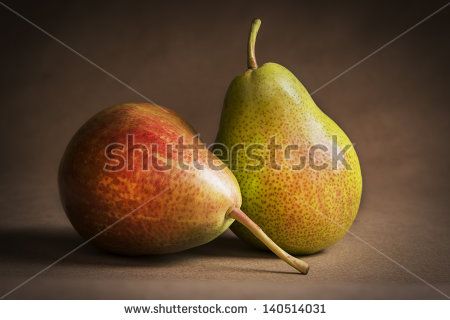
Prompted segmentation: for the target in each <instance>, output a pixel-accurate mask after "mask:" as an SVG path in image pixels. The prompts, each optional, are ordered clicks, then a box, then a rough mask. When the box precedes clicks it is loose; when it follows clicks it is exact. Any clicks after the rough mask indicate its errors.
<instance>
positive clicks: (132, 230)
mask: <svg viewBox="0 0 450 320" xmlns="http://www.w3.org/2000/svg"><path fill="white" fill-rule="evenodd" d="M197 138H198V135H197V134H196V132H195V131H194V130H193V129H192V127H191V126H190V125H189V124H188V123H186V122H185V121H184V120H182V119H181V118H180V117H179V116H178V115H177V114H176V113H175V112H173V111H171V110H169V109H166V108H163V107H160V106H156V105H153V104H147V103H127V104H122V105H117V106H113V107H110V108H107V109H105V110H103V111H101V112H99V113H98V114H96V115H94V116H93V117H92V118H91V119H89V120H88V121H87V122H86V123H85V124H84V125H83V126H82V127H81V128H80V129H79V130H78V131H77V133H76V134H75V136H74V137H73V138H72V140H71V141H70V143H69V145H68V146H67V148H66V151H65V153H64V155H63V158H62V160H61V164H60V169H59V178H58V180H59V190H60V197H61V201H62V204H63V207H64V209H65V212H66V214H67V216H68V218H69V220H70V222H71V223H72V225H73V226H74V228H75V229H76V230H77V231H78V232H79V234H80V235H81V236H82V237H84V238H85V239H88V240H89V241H92V243H93V244H94V245H96V246H98V247H100V248H102V249H104V250H107V251H110V252H113V253H119V254H126V255H144V254H163V253H172V252H178V251H182V250H186V249H189V248H193V247H196V246H199V245H202V244H204V243H207V242H209V241H211V240H213V239H214V238H216V237H218V236H219V235H220V234H221V233H223V232H224V231H225V230H226V229H227V228H228V227H229V226H230V225H231V223H233V221H234V220H235V219H236V220H238V221H240V222H241V223H242V224H243V225H245V226H246V227H247V228H249V229H250V230H251V232H252V233H253V234H255V236H256V237H257V238H258V239H260V241H262V242H263V243H265V244H266V245H267V246H268V247H269V248H270V249H271V250H272V251H273V252H274V253H275V254H277V255H278V256H279V257H280V258H281V259H283V260H284V261H286V262H287V263H289V264H290V265H291V266H293V267H294V268H296V269H297V270H299V271H300V272H302V273H305V274H306V273H307V272H308V265H307V264H306V263H305V262H303V261H301V260H299V259H296V258H295V257H292V256H290V255H289V254H287V253H286V252H284V251H283V250H282V249H281V248H280V247H278V246H277V245H276V244H275V243H274V242H273V241H272V240H271V239H269V238H268V237H267V235H266V234H265V233H264V232H263V231H262V230H261V229H260V228H259V227H258V226H257V225H256V224H255V223H254V222H253V221H251V220H250V219H249V218H248V217H247V216H246V215H245V214H244V213H243V212H242V211H241V210H240V209H239V207H240V205H241V193H240V189H239V185H238V183H237V181H236V179H235V177H234V175H233V174H232V173H231V171H230V170H229V169H228V168H227V167H226V166H225V165H224V164H223V163H222V162H221V161H220V160H219V159H218V158H216V157H215V156H214V155H213V154H212V153H211V152H210V151H209V150H208V149H207V148H196V149H194V148H192V146H193V145H194V141H197V142H196V143H195V145H196V146H199V147H200V146H202V145H203V144H202V143H201V141H200V140H198V139H197ZM196 139H197V140H196ZM195 150H197V151H195Z"/></svg>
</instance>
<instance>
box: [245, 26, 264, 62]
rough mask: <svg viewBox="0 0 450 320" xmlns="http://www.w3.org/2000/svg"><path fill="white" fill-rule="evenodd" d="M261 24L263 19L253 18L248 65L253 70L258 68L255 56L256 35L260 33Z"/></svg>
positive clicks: (248, 48) (248, 49) (249, 38)
mask: <svg viewBox="0 0 450 320" xmlns="http://www.w3.org/2000/svg"><path fill="white" fill-rule="evenodd" d="M260 26H261V20H259V19H255V20H253V22H252V26H251V28H250V35H249V36H248V47H247V66H248V68H249V69H253V70H254V69H256V68H258V64H257V63H256V56H255V43H256V36H257V35H258V30H259V27H260Z"/></svg>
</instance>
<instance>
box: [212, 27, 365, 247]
mask: <svg viewBox="0 0 450 320" xmlns="http://www.w3.org/2000/svg"><path fill="white" fill-rule="evenodd" d="M259 25H260V21H259V20H255V21H254V22H253V25H252V31H251V33H250V37H249V51H248V70H247V71H245V72H244V74H242V75H241V76H238V77H236V78H235V79H234V80H233V81H232V82H231V84H230V86H229V88H228V91H227V93H226V97H225V101H224V106H223V111H222V115H221V120H220V128H219V132H218V135H217V139H216V141H217V142H218V143H221V144H225V145H226V146H227V147H228V148H229V149H231V148H232V147H233V146H236V145H238V144H244V145H245V146H246V147H248V146H249V145H252V144H258V145H263V146H268V144H269V143H270V141H271V140H272V141H275V142H276V144H277V145H280V147H279V148H278V149H276V150H275V151H273V150H272V151H271V150H269V149H270V148H264V149H262V150H258V151H259V153H258V152H255V154H257V155H258V156H259V157H261V159H264V162H263V165H262V167H261V168H257V169H255V168H252V166H249V164H250V162H252V161H251V160H249V157H248V154H246V153H245V152H238V153H237V156H236V157H235V158H234V159H232V162H230V159H227V158H225V157H222V159H223V160H224V161H226V162H227V164H228V165H229V166H230V167H231V169H232V171H233V173H234V175H235V176H236V178H237V180H238V182H239V185H240V187H241V193H242V208H241V209H242V210H243V211H244V212H245V213H246V214H247V215H248V216H249V217H250V218H251V219H252V220H253V221H254V222H255V223H256V224H258V225H259V226H260V227H261V228H262V229H263V230H264V231H265V232H266V234H267V235H268V236H269V237H270V238H271V239H272V240H274V241H275V242H276V243H277V244H278V245H279V246H280V247H282V248H283V249H284V250H286V251H287V252H289V253H291V254H311V253H315V252H318V251H320V250H322V249H324V248H327V247H329V246H331V245H332V244H334V243H336V242H337V241H338V240H340V239H341V238H342V237H343V236H344V235H345V234H346V232H347V231H348V229H349V228H350V226H351V225H352V223H353V221H354V219H355V217H356V215H357V212H358V208H359V204H360V200H361V193H362V177H361V169H360V165H359V161H358V157H357V154H356V151H355V149H354V147H353V145H352V143H351V141H350V140H349V138H348V137H347V135H346V134H345V133H344V131H343V130H342V129H341V128H340V127H339V126H338V125H337V124H336V123H335V122H334V121H333V120H332V119H330V118H329V117H328V116H327V115H326V114H325V113H323V112H322V111H321V110H320V109H319V107H317V105H316V104H315V102H314V101H313V99H312V98H311V96H310V94H309V93H308V91H307V90H306V89H305V87H304V86H303V85H302V84H301V82H300V81H299V80H298V79H297V78H296V77H295V76H294V75H293V74H292V73H291V72H290V71H289V70H287V69H286V68H285V67H283V66H281V65H279V64H276V63H266V64H264V65H262V66H261V67H258V66H257V63H256V59H255V54H254V48H255V44H254V42H255V39H256V33H257V31H258V29H259ZM317 146H319V147H317ZM286 149H288V151H286ZM325 149H326V151H325ZM311 150H315V151H314V152H313V153H312V154H313V156H314V157H313V159H312V164H311V163H309V164H306V165H303V167H302V163H303V164H304V162H305V161H309V160H311V159H310V154H311ZM341 152H342V153H341ZM271 154H272V155H271ZM339 154H341V155H342V160H343V161H337V162H335V161H334V160H333V159H334V158H333V156H334V155H339ZM227 156H230V155H227ZM219 157H220V156H219ZM274 160H275V161H274ZM249 168H250V169H249ZM231 229H232V230H233V232H234V233H235V234H236V235H238V237H239V238H241V239H242V240H244V241H246V242H249V243H251V244H253V245H255V246H257V247H260V248H264V246H263V245H262V243H261V242H260V241H259V240H258V239H257V238H255V237H254V236H253V235H252V234H251V233H250V232H248V231H247V230H246V229H245V228H243V227H242V225H240V224H233V225H232V226H231Z"/></svg>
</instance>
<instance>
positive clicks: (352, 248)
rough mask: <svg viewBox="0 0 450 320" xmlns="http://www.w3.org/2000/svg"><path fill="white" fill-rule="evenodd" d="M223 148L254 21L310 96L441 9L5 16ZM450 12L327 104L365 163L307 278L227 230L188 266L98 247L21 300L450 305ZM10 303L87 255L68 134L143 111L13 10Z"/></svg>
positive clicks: (154, 8)
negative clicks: (64, 201) (130, 107)
mask: <svg viewBox="0 0 450 320" xmlns="http://www.w3.org/2000/svg"><path fill="white" fill-rule="evenodd" d="M5 3H6V4H7V5H9V6H11V7H12V8H14V9H15V10H17V11H18V12H19V13H20V14H22V15H23V16H25V17H26V18H28V19H30V20H32V21H33V22H34V23H36V24H37V25H39V26H40V27H42V28H43V29H45V30H47V31H48V32H49V33H51V34H52V35H53V36H55V37H57V38H59V39H61V41H63V42H64V43H66V44H67V45H69V46H71V47H73V48H74V49H75V50H76V51H78V52H79V53H80V54H82V55H84V56H85V57H87V58H88V59H90V60H91V61H93V62H94V63H96V64H97V65H98V66H101V68H104V70H107V71H108V72H110V73H111V74H114V75H115V76H116V77H117V78H119V79H121V80H122V81H124V82H126V83H127V84H129V85H130V86H131V87H133V88H135V89H136V90H137V91H139V92H141V93H142V94H143V95H145V96H146V97H149V98H151V99H154V100H155V101H156V102H158V103H160V104H161V105H164V106H168V107H170V108H172V109H174V110H175V111H177V112H178V113H179V114H181V115H182V116H183V117H184V118H186V120H187V121H188V122H190V123H192V124H193V126H194V127H195V128H196V129H197V130H198V131H199V132H201V134H202V137H203V140H204V141H206V142H208V143H210V142H212V141H213V140H214V137H215V134H216V131H217V127H218V120H219V116H220V110H221V107H222V100H223V97H224V94H225V90H226V88H227V86H228V84H229V82H230V81H231V79H232V78H233V77H234V76H236V75H238V74H240V73H242V72H243V71H244V69H245V50H246V38H247V31H248V28H249V24H250V21H251V19H252V18H253V17H260V18H261V19H262V21H263V24H262V28H261V30H260V35H259V38H258V43H257V46H256V47H257V57H258V59H259V61H261V62H267V61H274V62H279V63H281V64H283V65H284V66H286V67H287V68H289V69H290V70H291V71H292V72H293V73H294V74H296V75H297V76H298V77H299V78H300V79H301V81H302V82H303V83H304V84H305V86H306V87H307V88H309V89H310V90H311V91H314V90H315V89H317V88H320V87H321V86H322V85H323V84H324V83H327V82H328V81H329V80H330V79H332V78H333V77H335V76H336V75H338V74H340V73H341V72H343V71H344V70H346V69H347V68H348V67H350V66H352V65H353V64H354V63H356V62H358V61H360V60H361V59H362V58H364V57H365V56H367V55H368V54H370V53H371V52H373V51H374V50H376V49H377V48H379V47H380V46H382V45H383V44H385V43H387V42H388V41H390V40H392V39H393V38H395V37H396V36H397V35H399V34H400V33H402V32H403V31H404V30H406V29H407V28H409V27H411V26H413V25H414V24H416V23H417V22H419V21H420V20H421V19H423V18H425V17H426V16H427V15H429V14H431V13H433V12H434V11H435V10H437V9H438V8H439V7H441V6H443V5H444V4H445V2H443V1H426V2H424V1H422V2H419V1H418V2H415V1H413V2H411V1H400V2H395V3H392V2H391V1H389V2H380V1H369V2H362V3H361V2H358V1H352V2H346V3H345V4H342V3H338V2H336V3H334V2H328V3H327V2H318V3H317V4H311V3H310V4H302V3H300V2H296V1H286V2H283V1H279V2H265V1H255V2H248V3H247V2H246V3H245V4H243V3H242V1H227V2H226V3H225V2H224V3H222V4H219V3H216V4H211V3H210V2H206V1H197V2H192V3H190V4H188V3H186V4H183V5H181V4H178V5H177V4H175V3H172V2H166V1H156V2H155V1H142V2H135V3H134V2H126V1H123V2H114V1H113V2H111V1H104V2H95V3H91V2H88V1H81V2H79V1H76V2H75V1H68V2H48V3H47V2H46V1H44V2H39V3H37V2H36V3H28V2H25V1H14V2H13V1H6V2H5ZM449 22H450V8H446V9H444V10H443V11H441V12H439V13H437V14H436V15H435V16H433V17H431V18H430V19H428V20H427V21H425V22H423V23H422V24H420V25H418V26H417V27H416V28H414V29H413V30H412V31H410V32H408V33H407V34H405V35H403V36H402V37H401V38H399V39H397V40H396V41H395V42H393V43H391V44H390V45H389V46H387V47H385V48H383V49H382V50H381V51H379V52H377V53H376V54H374V55H373V56H371V57H370V58H368V59H367V60H365V61H363V63H361V64H359V65H357V66H356V67H355V68H353V69H351V70H350V71H349V72H347V73H346V74H344V75H342V76H341V77H339V79H337V80H336V81H334V82H333V83H330V84H329V85H327V86H326V87H324V88H322V89H320V90H319V91H317V92H316V93H315V94H314V99H315V101H316V102H317V104H318V105H319V106H320V107H321V108H322V109H323V110H324V111H325V112H326V113H327V114H328V115H329V116H330V117H332V118H333V119H334V120H335V121H336V122H337V123H338V124H340V126H341V127H342V128H343V129H344V130H345V131H346V133H347V134H348V135H349V137H350V138H351V140H352V141H353V142H354V143H355V147H356V150H357V152H358V155H359V157H360V161H361V166H362V171H363V179H364V191H363V199H362V203H361V209H360V212H359V214H358V217H357V219H356V221H355V223H354V225H353V227H352V228H351V234H347V235H346V236H345V238H344V239H343V240H342V241H340V242H339V243H337V244H336V245H334V246H332V247H330V248H328V249H327V250H325V251H323V252H320V253H318V254H315V255H311V256H307V257H304V259H305V260H306V261H307V262H308V263H309V264H310V266H311V270H310V273H309V274H308V275H307V276H303V275H299V274H298V273H296V272H294V270H293V269H291V268H290V267H289V266H288V265H286V264H284V263H283V262H282V261H280V260H279V259H277V258H276V257H274V256H273V255H272V254H270V253H267V252H262V251H258V250H254V249H252V248H250V247H248V246H247V245H245V244H244V243H242V242H241V241H240V240H239V239H238V238H236V237H235V236H234V235H233V234H232V233H231V232H230V231H227V232H226V233H225V234H224V235H222V236H221V237H220V238H218V239H216V240H214V241H212V242H210V243H208V244H206V245H204V246H201V247H198V248H195V249H192V250H188V251H185V252H182V253H179V254H173V255H165V256H149V257H140V258H130V257H122V256H116V255H111V254H107V253H104V252H101V251H98V250H97V249H96V248H94V247H92V246H90V245H87V246H85V247H83V248H81V249H79V250H77V251H76V252H74V253H73V254H70V255H69V256H68V257H67V258H65V259H64V260H62V261H60V262H59V263H57V264H56V265H54V266H52V267H51V268H49V269H48V270H46V271H45V272H42V273H41V274H39V275H38V276H36V277H35V278H33V279H31V280H30V281H29V282H27V283H25V284H24V285H23V286H21V287H20V288H18V289H17V290H15V291H14V292H12V293H11V294H10V295H9V296H8V297H7V298H10V299H29V298H33V299H42V298H48V299H63V298H68V299H72V298H78V299H82V298H86V299H102V298H103V299H128V298H130V299H177V298H183V299H347V298H349V299H383V298H384V299H391V298H394V299H417V298H419V299H422V298H424V299H440V298H445V297H446V296H447V298H448V295H450V277H449V276H450V250H449V243H450V232H449V231H450V228H449V227H450V215H449V213H450V210H449V195H450V188H449V183H450V182H449V181H450V173H449V155H450V153H449V150H450V148H449V147H448V138H449V123H450V121H449V119H450V117H449V115H450V112H449V107H450V106H449V99H450V90H449V87H448V86H449V80H450V68H449V60H448V57H449V54H450V45H449V41H448V36H449V32H450V28H449ZM0 35H1V39H2V47H1V50H0V55H1V59H0V61H1V72H0V97H1V98H2V99H1V101H2V104H1V107H0V122H1V126H0V130H1V134H0V139H1V147H2V152H1V158H0V177H1V184H0V188H1V192H0V197H1V198H0V295H3V294H5V293H7V292H9V291H10V290H11V289H13V288H15V287H16V286H18V285H19V284H21V283H23V281H25V280H27V279H29V278H30V277H31V276H33V275H34V274H36V273H37V272H39V271H40V270H42V269H43V268H45V267H46V266H48V265H50V264H51V263H53V262H54V261H55V260H57V259H58V258H60V257H61V256H63V255H64V254H66V253H67V252H69V251H70V250H72V249H73V248H75V247H76V246H77V245H79V244H80V243H81V242H82V241H83V240H82V239H81V237H79V236H78V235H77V234H76V232H75V231H74V230H73V228H72V227H71V225H70V224H69V222H68V220H67V218H66V217H65V214H64V212H63V209H62V207H61V204H60V202H59V198H58V189H57V183H56V174H57V168H58V163H59V160H60V158H61V155H62V153H63V151H64V148H65V146H66V145H67V143H68V141H69V140H70V138H71V136H72V135H73V134H74V132H75V131H76V130H77V128H78V127H80V126H81V125H82V123H83V122H84V121H86V120H87V119H88V118H89V117H90V116H91V115H93V114H94V113H96V112H97V111H99V110H101V109H102V108H103V107H106V106H109V105H112V104H117V103H120V102H127V101H143V97H141V96H139V95H138V94H136V93H135V92H133V91H132V90H130V89H128V88H127V87H126V86H124V85H122V84H121V83H119V82H117V81H116V80H114V79H112V78H111V77H110V76H108V75H106V74H105V73H104V72H102V71H100V70H99V69H97V68H96V67H94V66H93V65H92V64H90V63H87V62H86V61H85V60H83V59H82V58H81V57H80V56H79V55H77V54H74V53H73V52H71V51H69V50H68V49H67V48H65V47H64V46H62V45H61V44H60V43H58V42H57V41H55V40H53V39H51V38H49V37H48V36H47V35H45V34H44V33H42V32H41V31H40V30H38V29H36V28H35V27H33V26H32V25H30V24H29V23H27V22H25V21H24V20H23V19H21V18H19V17H18V16H16V15H14V14H13V13H12V12H10V11H8V10H7V9H6V8H4V7H2V6H0Z"/></svg>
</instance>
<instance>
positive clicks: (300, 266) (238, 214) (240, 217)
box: [228, 208, 309, 274]
mask: <svg viewBox="0 0 450 320" xmlns="http://www.w3.org/2000/svg"><path fill="white" fill-rule="evenodd" d="M228 216H229V217H230V218H232V219H235V220H237V221H238V222H240V223H242V224H243V225H244V226H245V227H246V228H247V229H248V230H250V231H251V232H252V233H253V235H254V236H255V237H257V238H258V239H259V240H261V241H262V242H263V243H264V244H265V245H266V246H267V247H268V248H269V249H270V250H271V251H272V252H273V253H275V254H276V255H277V256H278V257H279V258H280V259H281V260H283V261H285V262H286V263H287V264H289V265H290V266H292V267H293V268H294V269H296V270H298V271H299V272H300V273H303V274H307V273H308V271H309V265H308V264H307V263H306V262H305V261H302V260H300V259H297V258H296V257H293V256H291V255H290V254H288V253H287V252H286V251H284V250H283V249H281V248H280V247H279V246H278V245H277V244H276V243H275V242H273V241H272V239H270V238H269V237H268V236H267V235H266V234H265V233H264V231H262V229H261V228H260V227H259V226H258V225H257V224H256V223H254V222H253V221H252V220H251V219H250V218H249V217H248V216H247V215H246V214H245V213H244V212H243V211H242V210H240V209H239V208H233V209H232V210H231V211H230V212H229V213H228Z"/></svg>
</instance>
